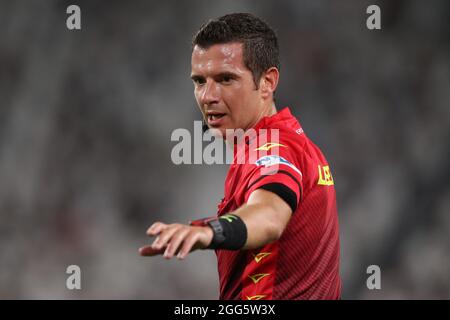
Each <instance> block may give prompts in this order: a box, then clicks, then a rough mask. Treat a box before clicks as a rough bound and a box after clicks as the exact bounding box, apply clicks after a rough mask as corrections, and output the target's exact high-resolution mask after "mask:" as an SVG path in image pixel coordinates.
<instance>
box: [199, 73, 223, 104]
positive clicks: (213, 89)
mask: <svg viewBox="0 0 450 320" xmlns="http://www.w3.org/2000/svg"><path fill="white" fill-rule="evenodd" d="M219 97H220V92H219V88H218V86H217V83H216V82H215V81H214V80H212V79H208V80H207V81H206V83H205V85H204V86H203V91H202V93H201V96H200V99H201V103H202V105H212V104H215V103H218V102H219Z"/></svg>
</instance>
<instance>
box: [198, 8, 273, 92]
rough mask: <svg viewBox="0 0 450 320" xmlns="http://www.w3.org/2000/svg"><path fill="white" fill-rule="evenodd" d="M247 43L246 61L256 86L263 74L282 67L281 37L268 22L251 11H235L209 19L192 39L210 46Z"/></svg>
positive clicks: (204, 45)
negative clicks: (279, 45) (279, 40)
mask: <svg viewBox="0 0 450 320" xmlns="http://www.w3.org/2000/svg"><path fill="white" fill-rule="evenodd" d="M230 42H240V43H242V44H243V56H244V64H245V66H246V67H247V68H248V69H249V70H250V71H251V73H252V75H253V81H254V82H255V85H256V88H258V87H259V85H258V82H259V79H261V76H262V74H263V73H264V72H265V71H266V70H267V69H269V68H271V67H276V68H278V69H280V59H279V48H278V39H277V36H276V34H275V32H274V31H273V30H272V28H270V27H269V26H268V25H267V23H265V22H264V21H262V20H261V19H260V18H258V17H255V16H254V15H252V14H249V13H232V14H227V15H224V16H222V17H220V18H218V19H214V20H209V21H208V22H207V23H205V24H204V25H203V26H202V27H201V28H200V30H199V31H198V32H197V34H195V36H194V38H193V39H192V47H194V46H195V45H198V46H199V47H201V48H203V49H208V48H209V47H210V46H212V45H215V44H224V43H230Z"/></svg>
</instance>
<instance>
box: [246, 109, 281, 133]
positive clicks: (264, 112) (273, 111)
mask: <svg viewBox="0 0 450 320" xmlns="http://www.w3.org/2000/svg"><path fill="white" fill-rule="evenodd" d="M276 113H277V108H276V106H275V103H274V102H271V103H270V104H267V105H266V106H264V108H262V109H261V112H260V113H259V115H258V117H257V118H256V119H255V121H254V122H253V123H251V124H250V126H249V127H248V128H247V129H246V131H247V130H248V129H251V128H253V127H254V126H255V125H256V124H257V123H258V122H259V121H261V119H262V118H264V117H270V116H273V115H274V114H276Z"/></svg>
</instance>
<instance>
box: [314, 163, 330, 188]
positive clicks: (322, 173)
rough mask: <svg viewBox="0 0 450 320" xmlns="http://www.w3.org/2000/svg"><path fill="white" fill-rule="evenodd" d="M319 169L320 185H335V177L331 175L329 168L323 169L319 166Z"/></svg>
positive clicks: (324, 167) (318, 182)
mask: <svg viewBox="0 0 450 320" xmlns="http://www.w3.org/2000/svg"><path fill="white" fill-rule="evenodd" d="M317 169H318V170H319V181H317V184H318V185H322V186H332V185H334V180H333V176H332V175H331V172H330V167H329V166H323V167H321V166H320V165H318V166H317Z"/></svg>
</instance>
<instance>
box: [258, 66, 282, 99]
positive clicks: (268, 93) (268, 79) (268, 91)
mask: <svg viewBox="0 0 450 320" xmlns="http://www.w3.org/2000/svg"><path fill="white" fill-rule="evenodd" d="M279 78H280V72H279V71H278V69H277V68H276V67H271V68H269V69H267V70H266V72H264V73H263V75H262V76H261V80H260V89H261V97H262V98H263V99H269V98H272V97H273V93H274V92H275V90H276V89H277V86H278V79H279Z"/></svg>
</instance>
